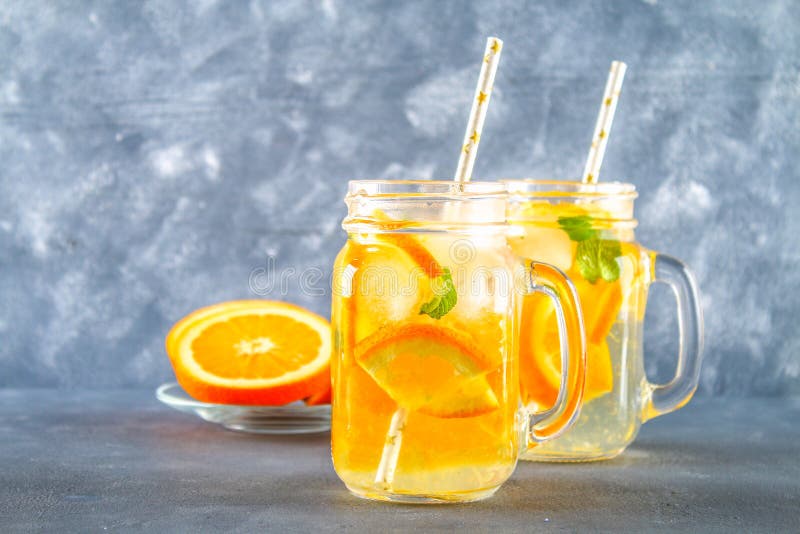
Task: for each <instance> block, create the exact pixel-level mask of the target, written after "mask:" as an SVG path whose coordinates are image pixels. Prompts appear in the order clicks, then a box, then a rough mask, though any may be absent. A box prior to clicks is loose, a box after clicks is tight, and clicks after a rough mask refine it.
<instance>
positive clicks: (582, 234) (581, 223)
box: [558, 215, 597, 242]
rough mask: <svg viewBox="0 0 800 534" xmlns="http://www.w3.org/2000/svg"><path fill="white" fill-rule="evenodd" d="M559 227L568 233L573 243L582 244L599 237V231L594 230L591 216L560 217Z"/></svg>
mask: <svg viewBox="0 0 800 534" xmlns="http://www.w3.org/2000/svg"><path fill="white" fill-rule="evenodd" d="M558 225H559V226H561V229H562V230H564V231H565V232H567V235H569V238H570V239H571V240H572V241H578V242H581V241H586V240H587V239H592V238H593V237H597V230H595V229H594V228H592V218H591V217H590V216H589V215H576V216H575V217H559V218H558Z"/></svg>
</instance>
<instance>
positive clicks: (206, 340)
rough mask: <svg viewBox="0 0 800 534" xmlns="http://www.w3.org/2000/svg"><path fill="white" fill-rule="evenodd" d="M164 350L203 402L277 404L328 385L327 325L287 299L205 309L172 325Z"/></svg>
mask: <svg viewBox="0 0 800 534" xmlns="http://www.w3.org/2000/svg"><path fill="white" fill-rule="evenodd" d="M166 348H167V354H168V355H169V358H170V361H171V362H172V367H173V369H174V370H175V376H176V377H177V379H178V383H180V385H181V386H182V387H183V389H185V390H186V392H187V393H189V395H191V396H192V397H194V398H196V399H197V400H200V401H204V402H214V403H222V404H247V405H280V404H286V403H288V402H292V401H295V400H299V399H303V398H306V397H309V396H312V395H315V394H318V393H320V392H323V391H324V390H325V389H326V388H328V387H330V355H331V332H330V324H329V323H328V321H326V320H325V319H323V318H322V317H320V316H318V315H316V314H314V313H311V312H310V311H308V310H305V309H303V308H301V307H299V306H294V305H292V304H287V303H285V302H275V301H264V300H243V301H234V302H223V303H221V304H216V305H214V306H210V307H208V308H203V309H201V310H198V311H196V312H194V313H192V314H190V315H188V316H186V317H185V318H184V319H182V320H181V321H180V322H178V323H177V324H176V325H175V326H173V327H172V330H170V332H169V334H168V335H167V340H166Z"/></svg>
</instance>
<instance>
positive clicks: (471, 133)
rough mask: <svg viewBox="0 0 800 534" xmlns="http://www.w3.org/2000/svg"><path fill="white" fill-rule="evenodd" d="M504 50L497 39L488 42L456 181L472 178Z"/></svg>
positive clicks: (491, 38) (501, 42) (493, 38)
mask: <svg viewBox="0 0 800 534" xmlns="http://www.w3.org/2000/svg"><path fill="white" fill-rule="evenodd" d="M502 50H503V41H501V40H500V39H498V38H497V37H489V39H487V41H486V50H485V51H484V54H483V64H482V65H481V73H480V76H479V77H478V86H477V88H476V89H475V98H474V99H473V101H472V110H470V113H469V121H468V122H467V131H466V132H465V133H464V142H463V143H462V144H461V154H460V156H459V158H458V167H457V168H456V174H455V177H454V180H456V181H457V182H468V181H469V180H470V178H472V167H473V166H474V165H475V157H476V156H477V154H478V144H479V143H480V141H481V132H483V123H484V121H485V120H486V110H487V109H488V107H489V100H490V99H491V98H492V88H493V87H494V77H495V74H496V73H497V65H498V64H499V62H500V53H501V52H502Z"/></svg>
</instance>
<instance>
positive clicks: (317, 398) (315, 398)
mask: <svg viewBox="0 0 800 534" xmlns="http://www.w3.org/2000/svg"><path fill="white" fill-rule="evenodd" d="M331 393H332V392H331V386H330V384H328V387H327V388H326V389H322V390H320V391H318V392H317V393H314V394H313V395H311V396H310V397H308V398H307V399H306V400H305V403H306V404H307V405H308V406H317V405H319V404H330V403H331Z"/></svg>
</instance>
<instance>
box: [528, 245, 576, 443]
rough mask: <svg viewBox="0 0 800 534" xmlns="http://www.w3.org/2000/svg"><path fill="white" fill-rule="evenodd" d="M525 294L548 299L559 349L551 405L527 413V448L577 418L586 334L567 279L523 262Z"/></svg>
mask: <svg viewBox="0 0 800 534" xmlns="http://www.w3.org/2000/svg"><path fill="white" fill-rule="evenodd" d="M525 264H526V267H527V272H528V274H529V277H530V278H529V280H528V288H527V289H528V292H529V293H530V292H538V293H543V294H545V295H547V296H548V297H550V299H551V300H552V301H553V305H554V307H555V311H556V319H557V321H558V340H559V344H560V346H561V386H560V388H559V390H558V397H557V398H556V402H555V404H554V405H553V406H552V407H550V408H549V409H547V410H545V411H542V412H536V413H531V414H529V421H528V440H529V445H530V444H532V443H540V442H542V441H547V440H549V439H553V438H555V437H558V436H559V435H561V434H562V433H563V432H564V431H565V430H567V429H568V428H569V427H570V426H571V425H572V423H573V422H574V421H575V419H577V417H578V413H579V412H580V407H581V402H582V401H583V386H584V382H585V379H586V332H585V330H584V328H583V314H582V313H581V308H580V303H579V301H578V292H577V291H576V290H575V286H574V285H572V282H571V281H570V280H569V278H567V277H566V275H564V273H563V272H561V271H560V270H559V269H557V268H556V267H553V266H552V265H549V264H547V263H540V262H537V261H530V260H526V262H525Z"/></svg>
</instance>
